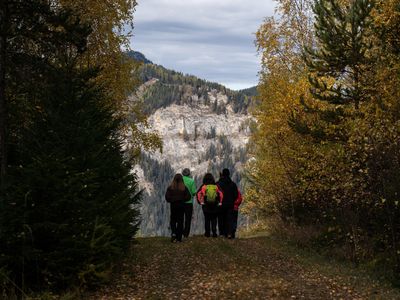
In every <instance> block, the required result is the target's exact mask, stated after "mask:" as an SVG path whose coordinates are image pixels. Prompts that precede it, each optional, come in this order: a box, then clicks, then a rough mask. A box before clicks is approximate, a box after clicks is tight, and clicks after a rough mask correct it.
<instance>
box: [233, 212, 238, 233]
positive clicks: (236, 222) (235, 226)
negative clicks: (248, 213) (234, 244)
mask: <svg viewBox="0 0 400 300" xmlns="http://www.w3.org/2000/svg"><path fill="white" fill-rule="evenodd" d="M238 216H239V211H237V210H234V211H233V214H232V237H233V238H235V235H236V229H237V224H238Z"/></svg>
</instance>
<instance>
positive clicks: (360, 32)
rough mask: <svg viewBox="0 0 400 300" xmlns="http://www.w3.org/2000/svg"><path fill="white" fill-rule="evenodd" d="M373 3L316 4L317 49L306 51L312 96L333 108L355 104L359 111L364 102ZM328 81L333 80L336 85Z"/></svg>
mask: <svg viewBox="0 0 400 300" xmlns="http://www.w3.org/2000/svg"><path fill="white" fill-rule="evenodd" d="M373 4H374V1H373V0H352V1H349V4H348V5H343V4H341V3H340V2H339V1H338V0H316V1H315V4H314V7H313V10H314V13H315V34H316V37H317V40H318V45H317V49H307V50H306V55H305V58H306V63H307V65H308V67H309V68H310V71H311V72H312V74H311V75H310V83H311V84H312V86H313V88H312V90H311V92H312V94H313V95H314V96H315V97H316V98H317V99H320V100H325V101H328V102H330V103H332V104H350V103H353V104H354V106H355V108H356V109H358V107H359V103H360V100H361V99H365V98H366V97H365V95H363V91H365V89H363V88H362V84H363V78H362V74H363V71H365V67H366V65H367V63H368V58H367V56H366V52H367V50H368V49H369V48H370V44H369V42H368V39H367V35H368V28H369V26H370V23H371V21H370V13H371V10H372V8H373ZM329 79H333V82H332V81H330V80H329Z"/></svg>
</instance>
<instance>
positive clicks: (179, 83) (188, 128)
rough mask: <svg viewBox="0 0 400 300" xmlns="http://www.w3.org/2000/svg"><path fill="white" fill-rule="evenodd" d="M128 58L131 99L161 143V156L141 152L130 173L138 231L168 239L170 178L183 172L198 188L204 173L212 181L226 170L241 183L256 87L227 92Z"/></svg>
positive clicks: (196, 228) (198, 229) (197, 225)
mask: <svg viewBox="0 0 400 300" xmlns="http://www.w3.org/2000/svg"><path fill="white" fill-rule="evenodd" d="M129 57H132V58H133V59H136V60H139V61H141V62H143V64H142V65H141V67H140V69H139V72H140V74H139V77H140V79H141V81H142V85H141V86H140V88H139V89H138V91H137V93H136V95H133V96H132V100H133V101H135V99H138V98H139V99H140V100H141V101H142V103H143V105H144V110H145V112H146V113H147V114H148V116H149V117H148V123H149V125H150V128H151V129H153V130H156V131H158V133H159V135H160V136H161V138H162V140H163V151H162V153H159V152H157V153H143V155H142V159H141V160H140V163H139V165H138V166H136V168H135V172H136V174H137V176H138V178H139V180H140V185H141V187H142V188H144V189H145V191H146V192H145V193H144V199H143V202H142V207H141V213H142V216H144V218H143V220H142V223H141V228H140V232H141V234H142V235H144V236H152V235H168V234H169V230H168V224H169V206H168V205H167V203H166V202H165V199H164V193H165V190H166V188H167V186H168V185H169V184H170V181H171V179H172V178H173V176H174V174H176V173H179V172H181V171H182V169H183V168H189V169H190V170H191V171H192V175H193V177H194V179H195V181H196V182H197V185H198V186H200V184H201V181H202V178H203V176H204V174H205V173H206V172H211V173H212V174H214V176H215V178H216V179H218V176H219V172H220V171H221V170H222V169H223V168H229V169H230V170H231V173H232V179H233V180H234V181H235V182H237V183H239V186H240V185H241V183H243V182H242V174H241V172H242V170H243V164H245V163H246V161H247V142H248V139H249V136H250V132H251V127H252V126H251V124H252V122H253V119H252V117H251V115H250V114H249V113H248V110H249V107H250V106H251V104H252V100H253V98H254V94H255V92H256V88H255V87H252V88H249V89H246V90H243V91H233V90H230V89H228V88H226V87H225V86H223V85H221V84H218V83H214V82H208V81H206V80H203V79H199V78H197V77H196V76H192V75H184V74H182V73H181V72H176V71H173V70H168V69H166V68H164V67H163V66H159V65H155V64H153V63H151V62H150V61H149V60H148V59H147V58H146V57H145V56H144V55H143V54H141V53H130V54H129ZM202 226H203V217H202V212H201V209H200V208H199V207H198V205H197V204H195V210H194V217H193V232H194V233H197V234H200V233H202V231H203V227H202Z"/></svg>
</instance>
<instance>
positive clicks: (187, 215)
mask: <svg viewBox="0 0 400 300" xmlns="http://www.w3.org/2000/svg"><path fill="white" fill-rule="evenodd" d="M184 210H185V212H184V219H185V220H184V228H183V236H184V237H188V236H189V233H190V225H191V224H192V215H193V203H185V209H184Z"/></svg>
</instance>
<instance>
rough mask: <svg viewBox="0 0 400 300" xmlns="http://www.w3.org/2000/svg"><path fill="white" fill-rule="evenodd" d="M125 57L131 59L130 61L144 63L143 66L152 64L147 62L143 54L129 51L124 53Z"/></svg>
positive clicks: (149, 61)
mask: <svg viewBox="0 0 400 300" xmlns="http://www.w3.org/2000/svg"><path fill="white" fill-rule="evenodd" d="M126 55H127V56H128V57H129V58H132V59H134V60H137V61H140V62H144V63H145V64H152V63H153V62H152V61H151V60H148V59H147V58H146V56H144V54H143V53H141V52H138V51H133V50H131V51H128V52H126Z"/></svg>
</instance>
